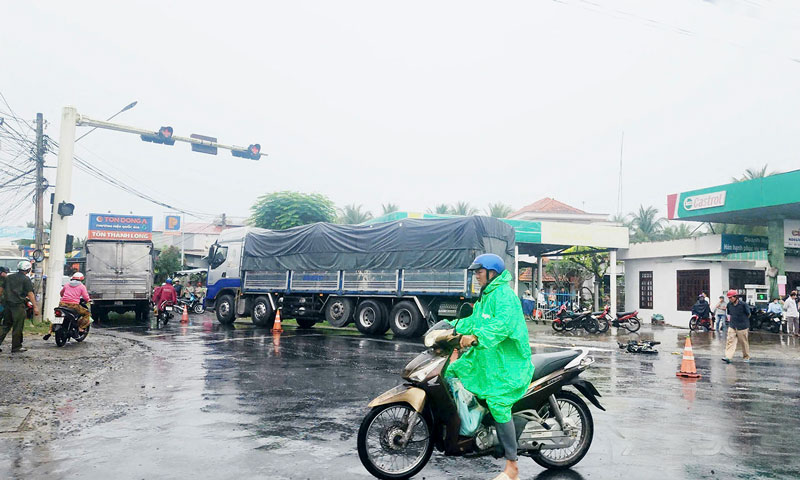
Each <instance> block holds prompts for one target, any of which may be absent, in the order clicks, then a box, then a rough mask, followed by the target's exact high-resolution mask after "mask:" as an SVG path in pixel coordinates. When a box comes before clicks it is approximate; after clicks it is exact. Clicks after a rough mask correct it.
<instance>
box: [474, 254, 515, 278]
mask: <svg viewBox="0 0 800 480" xmlns="http://www.w3.org/2000/svg"><path fill="white" fill-rule="evenodd" d="M481 268H485V269H486V270H494V271H495V272H497V274H498V275H500V274H501V273H503V271H505V269H506V264H505V262H503V259H502V258H500V257H498V256H497V255H495V254H494V253H484V254H483V255H478V256H477V257H475V260H473V261H472V265H470V266H469V268H468V270H479V269H481Z"/></svg>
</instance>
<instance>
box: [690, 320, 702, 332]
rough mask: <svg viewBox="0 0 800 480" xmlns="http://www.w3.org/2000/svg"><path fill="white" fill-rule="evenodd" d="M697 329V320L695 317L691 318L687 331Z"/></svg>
mask: <svg viewBox="0 0 800 480" xmlns="http://www.w3.org/2000/svg"><path fill="white" fill-rule="evenodd" d="M698 328H700V327H698V326H697V319H696V318H695V317H692V319H691V320H689V330H692V331H695V330H697V329H698Z"/></svg>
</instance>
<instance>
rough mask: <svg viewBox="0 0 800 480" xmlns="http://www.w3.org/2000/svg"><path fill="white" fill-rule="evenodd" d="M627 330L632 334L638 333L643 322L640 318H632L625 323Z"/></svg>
mask: <svg viewBox="0 0 800 480" xmlns="http://www.w3.org/2000/svg"><path fill="white" fill-rule="evenodd" d="M625 328H627V329H628V331H629V332H631V333H634V332H638V331H639V329H640V328H642V322H640V321H639V319H638V318H631V319H629V320H628V321H627V322H625Z"/></svg>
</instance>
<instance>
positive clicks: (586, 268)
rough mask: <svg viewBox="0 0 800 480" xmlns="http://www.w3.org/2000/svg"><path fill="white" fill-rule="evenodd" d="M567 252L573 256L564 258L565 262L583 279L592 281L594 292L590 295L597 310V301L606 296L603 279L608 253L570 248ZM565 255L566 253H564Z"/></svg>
mask: <svg viewBox="0 0 800 480" xmlns="http://www.w3.org/2000/svg"><path fill="white" fill-rule="evenodd" d="M567 252H570V253H573V255H569V256H565V257H564V258H565V260H566V261H568V262H569V263H571V264H572V265H573V266H574V267H575V268H576V269H577V270H578V271H579V272H580V273H581V277H582V278H585V279H587V280H588V279H590V278H591V279H594V291H592V292H591V294H592V305H593V306H594V309H595V310H598V309H599V307H600V305H599V299H600V298H603V297H604V296H605V294H606V292H605V288H603V277H605V275H606V272H607V271H608V265H609V264H608V261H609V257H608V253H604V252H595V251H592V250H591V249H589V248H586V247H572V248H570V249H568V250H567ZM565 253H566V252H565Z"/></svg>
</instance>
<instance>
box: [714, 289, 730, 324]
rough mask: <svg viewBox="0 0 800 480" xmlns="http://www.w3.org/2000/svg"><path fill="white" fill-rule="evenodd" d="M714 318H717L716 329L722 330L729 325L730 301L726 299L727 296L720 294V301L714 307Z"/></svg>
mask: <svg viewBox="0 0 800 480" xmlns="http://www.w3.org/2000/svg"><path fill="white" fill-rule="evenodd" d="M714 318H716V319H717V324H716V325H715V326H714V330H716V331H718V332H721V331H723V330H724V329H725V327H727V326H728V302H726V301H725V297H724V296H722V295H720V297H719V302H717V305H716V306H715V307H714Z"/></svg>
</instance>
